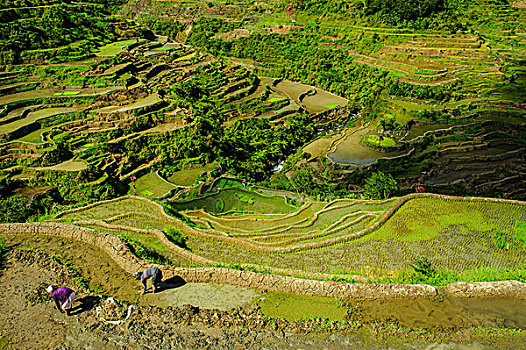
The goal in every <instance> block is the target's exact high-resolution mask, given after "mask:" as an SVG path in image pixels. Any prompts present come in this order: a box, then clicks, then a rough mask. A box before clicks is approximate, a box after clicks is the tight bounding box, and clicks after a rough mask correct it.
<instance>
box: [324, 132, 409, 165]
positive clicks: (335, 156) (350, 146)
mask: <svg viewBox="0 0 526 350" xmlns="http://www.w3.org/2000/svg"><path fill="white" fill-rule="evenodd" d="M368 132H369V129H368V128H363V129H360V130H357V131H355V132H353V133H352V134H351V135H349V136H347V137H346V138H345V139H344V140H343V141H342V142H340V143H339V144H338V145H337V146H336V149H335V150H334V152H331V153H329V154H327V157H329V158H330V159H331V160H332V161H333V162H335V163H337V164H353V165H365V164H372V163H374V162H375V161H376V159H381V158H389V157H394V156H397V155H400V154H401V153H396V152H380V151H376V150H374V149H371V148H368V147H365V146H363V145H362V144H361V143H360V141H361V139H362V138H363V137H364V136H365V135H366V134H367V133H368Z"/></svg>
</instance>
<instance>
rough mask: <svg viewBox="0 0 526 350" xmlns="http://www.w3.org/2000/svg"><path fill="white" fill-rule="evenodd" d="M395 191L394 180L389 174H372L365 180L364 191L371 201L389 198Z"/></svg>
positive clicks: (396, 186) (396, 188)
mask: <svg viewBox="0 0 526 350" xmlns="http://www.w3.org/2000/svg"><path fill="white" fill-rule="evenodd" d="M397 190H398V184H397V183H396V180H395V179H393V177H392V176H391V175H390V174H384V173H382V172H381V171H379V172H376V173H373V174H372V175H371V176H370V177H369V178H367V179H366V180H365V186H364V191H365V194H366V195H367V197H369V198H371V199H385V198H389V196H391V194H393V193H395V192H396V191H397Z"/></svg>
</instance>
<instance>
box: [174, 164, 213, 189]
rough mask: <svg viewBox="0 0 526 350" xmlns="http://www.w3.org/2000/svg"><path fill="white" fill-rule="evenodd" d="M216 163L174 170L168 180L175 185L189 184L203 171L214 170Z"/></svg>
mask: <svg viewBox="0 0 526 350" xmlns="http://www.w3.org/2000/svg"><path fill="white" fill-rule="evenodd" d="M216 167H217V163H208V164H206V165H205V166H202V167H195V168H190V169H184V170H180V171H177V172H174V173H173V175H172V176H170V177H169V178H168V181H170V182H171V183H173V184H175V185H177V186H190V185H192V184H194V183H195V181H196V180H197V179H198V178H199V177H200V176H201V175H202V174H203V173H205V172H209V171H212V170H214V169H215V168H216Z"/></svg>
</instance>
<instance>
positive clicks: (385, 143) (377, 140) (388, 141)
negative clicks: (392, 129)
mask: <svg viewBox="0 0 526 350" xmlns="http://www.w3.org/2000/svg"><path fill="white" fill-rule="evenodd" d="M367 142H371V143H373V144H375V145H378V146H381V147H394V146H396V142H395V140H393V139H392V138H389V137H385V136H382V137H380V136H379V135H368V136H367Z"/></svg>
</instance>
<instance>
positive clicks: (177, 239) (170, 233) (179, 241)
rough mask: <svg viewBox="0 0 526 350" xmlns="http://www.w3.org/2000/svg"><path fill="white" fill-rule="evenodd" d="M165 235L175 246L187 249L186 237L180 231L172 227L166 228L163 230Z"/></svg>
mask: <svg viewBox="0 0 526 350" xmlns="http://www.w3.org/2000/svg"><path fill="white" fill-rule="evenodd" d="M163 231H164V234H165V235H166V237H167V238H168V239H169V240H170V242H172V243H173V244H175V245H177V246H179V247H181V248H184V249H186V236H184V235H183V234H182V233H181V232H180V231H179V230H177V229H175V228H173V227H171V226H165V227H164V228H163Z"/></svg>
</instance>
